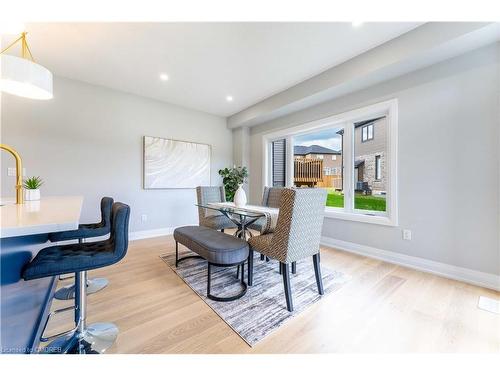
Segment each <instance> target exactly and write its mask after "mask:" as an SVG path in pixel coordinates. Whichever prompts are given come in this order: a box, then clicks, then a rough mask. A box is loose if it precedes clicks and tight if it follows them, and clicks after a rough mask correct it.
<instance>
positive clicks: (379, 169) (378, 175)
mask: <svg viewBox="0 0 500 375" xmlns="http://www.w3.org/2000/svg"><path fill="white" fill-rule="evenodd" d="M381 176H382V165H381V163H380V155H376V156H375V180H380V179H381V178H382V177H381Z"/></svg>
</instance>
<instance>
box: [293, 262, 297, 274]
mask: <svg viewBox="0 0 500 375" xmlns="http://www.w3.org/2000/svg"><path fill="white" fill-rule="evenodd" d="M292 273H293V274H296V273H297V262H292Z"/></svg>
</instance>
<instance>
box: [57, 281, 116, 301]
mask: <svg viewBox="0 0 500 375" xmlns="http://www.w3.org/2000/svg"><path fill="white" fill-rule="evenodd" d="M108 283H109V282H108V279H106V278H104V277H96V278H93V279H89V280H88V281H87V295H89V294H93V293H97V292H98V291H100V290H102V289H104V288H105V287H106V286H108ZM54 298H55V299H58V300H70V299H74V298H75V284H71V285H66V286H63V287H62V288H60V289H58V290H57V291H56V292H55V293H54Z"/></svg>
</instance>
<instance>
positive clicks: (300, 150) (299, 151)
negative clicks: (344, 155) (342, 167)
mask: <svg viewBox="0 0 500 375" xmlns="http://www.w3.org/2000/svg"><path fill="white" fill-rule="evenodd" d="M293 153H294V155H309V154H323V155H340V151H336V150H332V149H330V148H326V147H323V146H318V145H312V146H294V147H293Z"/></svg>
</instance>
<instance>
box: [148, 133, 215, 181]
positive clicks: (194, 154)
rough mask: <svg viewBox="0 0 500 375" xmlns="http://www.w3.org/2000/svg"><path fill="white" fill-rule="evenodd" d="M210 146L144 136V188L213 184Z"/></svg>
mask: <svg viewBox="0 0 500 375" xmlns="http://www.w3.org/2000/svg"><path fill="white" fill-rule="evenodd" d="M211 151H212V150H211V147H210V145H207V144H203V143H194V142H185V141H177V140H173V139H167V138H160V137H149V136H144V165H143V171H144V176H143V187H144V189H189V188H195V187H197V186H209V185H210V157H211V153H212V152H211Z"/></svg>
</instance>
